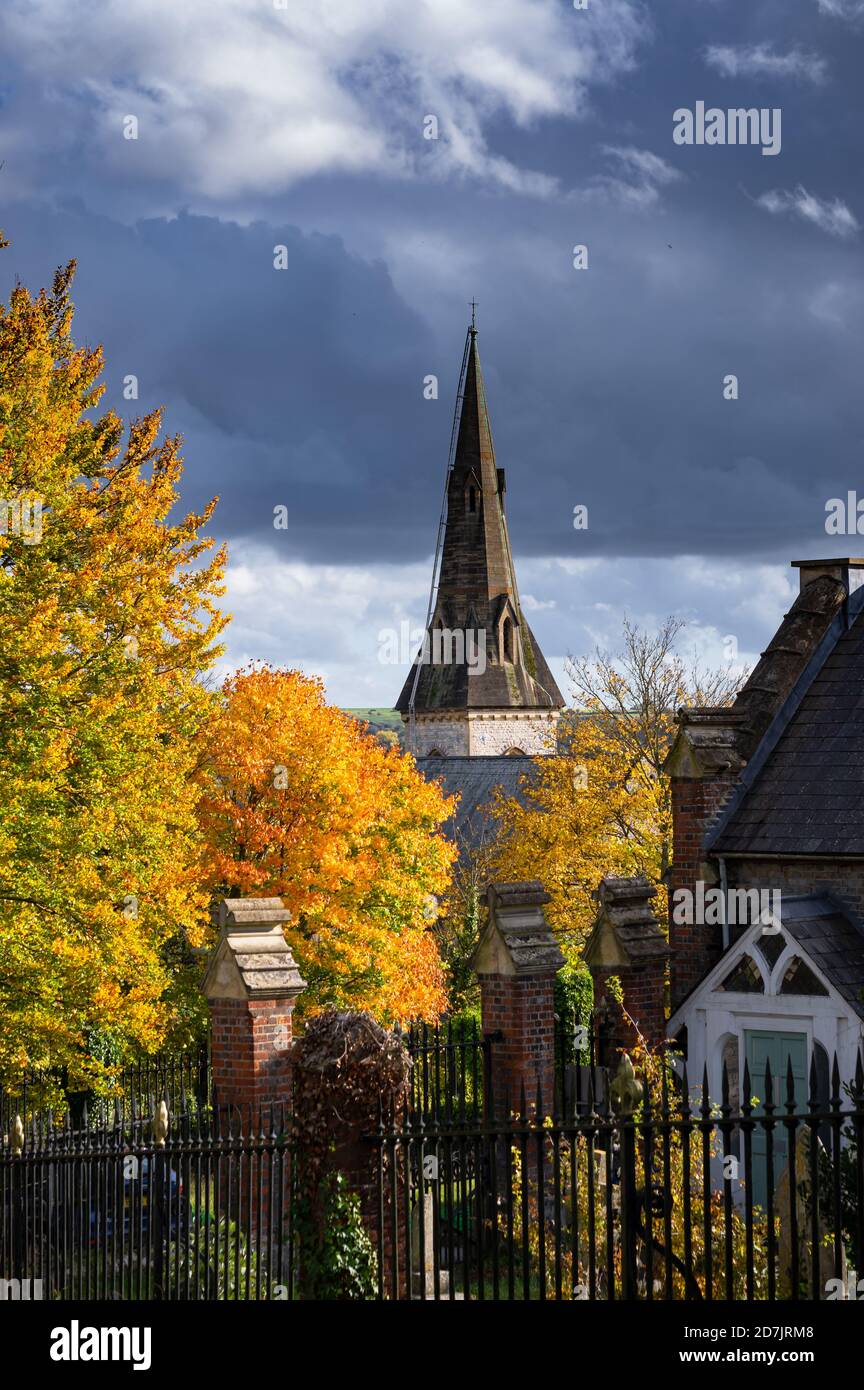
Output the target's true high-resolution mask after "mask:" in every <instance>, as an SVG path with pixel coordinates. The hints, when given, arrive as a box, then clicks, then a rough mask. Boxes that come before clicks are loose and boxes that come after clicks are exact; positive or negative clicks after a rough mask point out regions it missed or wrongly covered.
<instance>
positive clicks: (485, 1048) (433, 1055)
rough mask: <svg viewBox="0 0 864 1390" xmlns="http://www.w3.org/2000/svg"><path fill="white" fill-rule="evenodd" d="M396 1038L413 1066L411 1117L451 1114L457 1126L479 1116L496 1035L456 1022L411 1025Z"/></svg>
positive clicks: (486, 1092)
mask: <svg viewBox="0 0 864 1390" xmlns="http://www.w3.org/2000/svg"><path fill="white" fill-rule="evenodd" d="M402 1038H403V1041H404V1043H405V1046H406V1047H407V1049H408V1053H409V1055H410V1057H411V1061H412V1063H413V1065H412V1068H411V1078H410V1086H411V1094H410V1107H411V1110H412V1111H414V1112H428V1111H431V1110H437V1111H438V1112H439V1113H443V1112H444V1111H445V1110H446V1111H452V1112H453V1113H454V1114H456V1115H458V1116H460V1117H461V1118H462V1120H463V1121H467V1120H469V1119H470V1120H472V1121H476V1120H477V1119H479V1118H480V1117H481V1116H482V1115H483V1114H484V1113H485V1106H486V1103H487V1098H488V1096H489V1095H490V1094H491V1090H492V1084H493V1075H494V1071H493V1068H494V1057H495V1045H496V1043H497V1042H498V1041H499V1040H500V1034H497V1033H486V1034H483V1033H481V1032H480V1028H479V1026H478V1024H477V1023H476V1022H475V1021H474V1020H470V1021H469V1022H466V1021H465V1020H464V1019H460V1020H459V1022H458V1023H453V1022H452V1021H451V1022H447V1023H443V1024H441V1025H440V1026H439V1027H432V1026H430V1025H429V1024H426V1023H419V1024H413V1025H412V1026H411V1027H410V1028H409V1029H408V1031H407V1032H406V1033H404V1034H403V1035H402Z"/></svg>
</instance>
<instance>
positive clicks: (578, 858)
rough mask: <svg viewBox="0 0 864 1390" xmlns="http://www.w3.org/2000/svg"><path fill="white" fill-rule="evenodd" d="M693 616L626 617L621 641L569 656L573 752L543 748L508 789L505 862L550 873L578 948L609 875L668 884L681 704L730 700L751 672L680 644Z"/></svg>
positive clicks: (499, 865) (515, 871)
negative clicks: (514, 791)
mask: <svg viewBox="0 0 864 1390" xmlns="http://www.w3.org/2000/svg"><path fill="white" fill-rule="evenodd" d="M683 627H684V624H683V622H682V621H681V620H680V619H678V618H674V617H670V618H667V619H666V621H665V622H664V623H663V624H662V625H661V627H660V628H659V629H658V630H657V631H656V632H646V631H645V630H643V629H642V628H640V627H638V626H636V625H635V624H633V623H631V622H629V621H628V620H625V623H624V634H623V645H622V648H621V650H619V651H618V652H616V653H610V652H608V651H603V650H600V649H597V650H596V651H595V653H594V655H593V657H589V658H581V659H578V660H571V661H569V662H568V674H569V676H570V682H571V687H572V692H573V708H572V709H571V710H569V711H568V712H567V713H566V714H565V716H564V718H563V720H562V724H563V726H564V736H563V745H564V746H563V750H562V753H561V755H560V756H558V757H541V758H537V759H535V761H534V767H533V771H532V773H531V774H530V775H529V776H528V777H527V778H526V779H525V784H524V786H523V788H522V791H521V793H520V795H519V797H509V798H508V797H505V796H503V795H500V794H499V796H498V798H497V800H496V803H495V814H496V816H497V819H498V825H499V836H498V841H497V846H496V852H495V854H494V855H493V864H492V867H493V870H494V872H495V873H496V874H497V875H498V876H499V877H505V878H513V879H520V878H539V879H540V880H541V882H542V883H543V886H544V887H545V888H546V890H547V892H549V893H550V894H551V896H552V902H551V904H550V905H549V908H548V909H547V910H548V912H549V915H550V920H551V921H552V922H553V923H554V925H555V926H556V927H557V928H559V930H560V931H561V933H562V936H563V939H564V943H565V945H569V946H571V948H572V949H573V950H574V951H575V950H576V949H577V948H578V947H579V946H580V945H581V943H582V941H583V940H584V937H585V934H586V932H587V930H588V927H589V926H590V923H591V921H592V919H593V917H594V913H595V908H594V903H593V901H592V897H591V894H592V893H593V892H594V890H595V889H596V887H597V885H598V883H599V881H600V879H601V878H603V877H604V875H606V874H609V873H616V874H635V873H646V874H647V875H648V876H649V878H651V879H652V880H653V881H654V882H655V883H659V882H660V881H661V879H662V876H663V873H664V871H665V869H666V867H667V866H668V864H669V861H670V856H671V838H672V808H671V800H670V787H669V780H668V778H667V777H666V776H665V775H664V773H663V763H664V760H665V757H666V754H667V752H668V751H669V749H670V747H671V745H672V741H673V739H674V736H675V728H676V724H675V712H676V710H677V709H679V708H680V707H681V706H682V705H695V704H709V705H722V704H726V703H730V702H731V700H732V699H733V698H734V695H735V693H736V691H737V689H738V687H739V685H740V684H741V681H742V680H743V675H742V674H740V673H738V672H736V671H734V670H732V669H726V670H722V669H721V670H714V671H712V670H706V669H703V668H701V667H700V665H699V663H698V662H696V661H695V660H694V661H691V662H689V663H688V662H687V661H686V660H685V659H684V657H683V656H682V655H681V653H680V652H679V651H678V650H677V643H678V639H679V636H680V634H681V631H682V628H683Z"/></svg>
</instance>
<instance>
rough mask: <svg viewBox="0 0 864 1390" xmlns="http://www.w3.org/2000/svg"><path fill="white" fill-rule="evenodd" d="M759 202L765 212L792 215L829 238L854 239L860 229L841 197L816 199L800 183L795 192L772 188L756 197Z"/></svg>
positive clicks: (793, 190) (758, 204)
mask: <svg viewBox="0 0 864 1390" xmlns="http://www.w3.org/2000/svg"><path fill="white" fill-rule="evenodd" d="M756 203H757V206H758V207H760V208H763V209H764V210H765V212H770V213H773V214H774V215H775V216H776V215H777V214H779V213H784V212H788V213H791V214H792V216H793V217H799V218H801V220H802V221H804V222H810V223H812V225H813V226H814V227H818V228H819V229H820V230H821V231H823V232H827V233H828V235H829V236H833V237H840V238H846V237H851V236H855V235H856V234H857V233H858V232H859V231H860V230H861V225H860V223H859V222H858V219H857V218H856V216H855V214H854V213H853V212H851V211H850V209H849V208H848V207H847V205H846V204H845V203H844V202H843V200H842V199H841V198H835V199H834V201H833V202H829V201H828V200H827V199H824V198H817V197H815V195H814V194H812V193H808V192H807V189H806V188H802V186H801V184H799V185H798V187H797V188H795V189H792V190H790V189H779V188H778V189H772V190H771V191H770V192H768V193H763V194H762V196H761V197H760V198H757V199H756Z"/></svg>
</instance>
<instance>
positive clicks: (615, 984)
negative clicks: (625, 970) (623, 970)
mask: <svg viewBox="0 0 864 1390" xmlns="http://www.w3.org/2000/svg"><path fill="white" fill-rule="evenodd" d="M606 994H607V996H608V998H609V999H614V1000H615V1003H616V1004H620V1005H621V1006H622V1007H623V1005H624V986H623V985H622V983H621V980H620V977H619V976H618V975H610V976H609V978H608V979H607V981H606Z"/></svg>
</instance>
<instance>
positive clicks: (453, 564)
mask: <svg viewBox="0 0 864 1390" xmlns="http://www.w3.org/2000/svg"><path fill="white" fill-rule="evenodd" d="M505 489H506V482H505V475H504V469H503V468H498V466H497V464H496V460H495V446H494V444H493V442H492V427H491V424H490V421H489V410H488V407H487V404H486V388H485V386H484V383H483V372H482V370H481V367H480V355H479V351H478V348H477V331H476V329H475V328H474V327H473V326H472V328H471V329H470V330H469V338H468V344H467V358H466V361H465V380H464V385H463V392H462V401H461V408H460V414H459V431H458V434H457V438H456V450H455V453H454V456H453V466H452V468H451V470H450V474H449V479H448V484H447V522H446V526H445V530H444V540H443V547H442V551H441V568H440V573H439V577H438V589H437V595H436V603H435V611H434V613H433V615H432V627H433V628H434V627H436V626H438V625H439V624H440V625H443V627H444V628H446V629H448V630H450V631H453V632H461V633H462V634H463V635H464V634H466V631H467V635H468V638H469V640H475V641H476V636H475V634H477V633H478V632H482V633H483V634H485V641H486V660H485V663H482V665H485V669H481V663H478V662H476V661H475V662H474V666H475V669H474V671H473V672H471V673H470V674H469V667H468V664H467V663H466V662H465V661H453V662H446V661H445V662H442V661H440V660H438V659H437V658H435V657H434V648H433V659H432V660H429V659H427V660H426V661H425V662H424V663H423V664H422V665H421V668H420V677H419V680H418V682H417V691H416V694H415V697H414V708H415V710H416V711H417V713H421V712H423V711H424V710H443V709H456V710H464V709H495V708H497V709H502V708H503V709H516V708H518V709H563V707H564V704H565V701H564V698H563V696H562V694H561V692H560V690H559V689H558V686H557V684H556V681H555V678H554V676H553V675H552V672H551V671H550V669H549V666H548V665H547V663H546V659H545V657H544V656H543V653H542V652H541V650H540V647H539V645H538V643H537V639H536V638H535V637H534V634H533V633H532V631H531V629H530V627H529V625H528V623H527V622H526V620H525V616H524V614H523V612H522V609H521V604H520V601H519V592H518V588H517V585H516V573H515V570H514V567H513V557H512V555H511V552H510V537H509V534H508V530H507V519H506V516H505V512H504V493H505ZM472 501H473V503H474V505H473V507H472V505H471V502H472ZM505 614H509V617H510V619H511V621H513V622H514V623H515V625H516V626H517V628H518V631H519V632H520V633H521V637H522V642H521V650H519V651H517V652H516V658H517V659H513V660H505V661H499V645H498V628H499V623H500V622H501V620H502V618H503V616H504V615H505ZM416 670H417V663H416V662H415V663H414V665H413V666H412V668H411V670H410V671H409V673H408V677H407V679H406V681H405V684H404V686H403V688H402V692H401V694H400V696H399V699H398V700H397V701H396V709H398V710H400V711H402V712H403V713H407V711H408V707H409V703H410V700H411V692H412V689H413V686H414V679H415V673H416Z"/></svg>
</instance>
